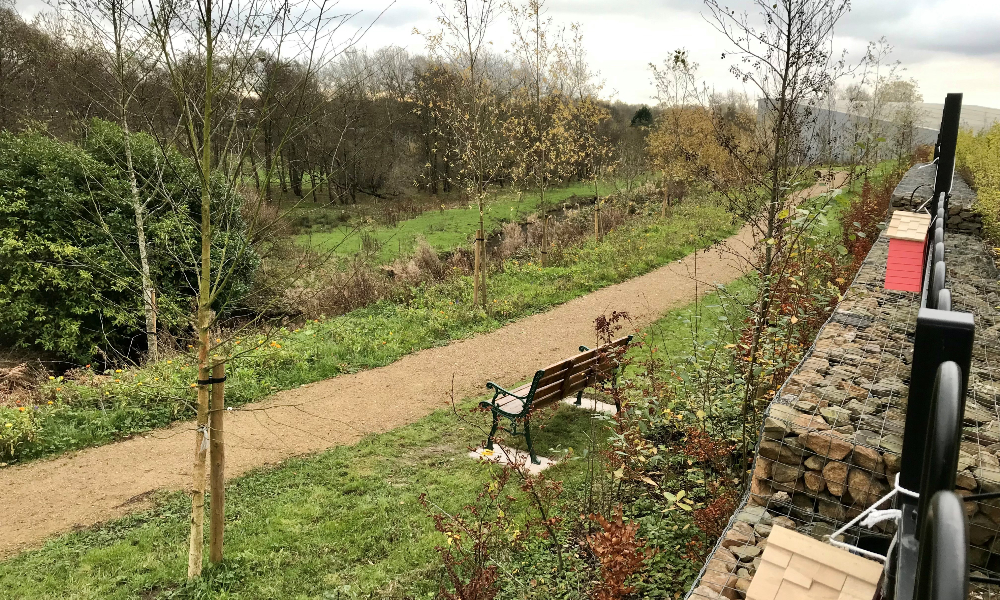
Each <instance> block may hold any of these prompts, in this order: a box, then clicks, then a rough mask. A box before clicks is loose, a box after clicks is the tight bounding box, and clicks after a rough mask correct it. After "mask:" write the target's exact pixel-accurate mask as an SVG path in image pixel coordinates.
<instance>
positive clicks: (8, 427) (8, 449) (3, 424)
mask: <svg viewBox="0 0 1000 600" xmlns="http://www.w3.org/2000/svg"><path fill="white" fill-rule="evenodd" d="M33 412H34V411H32V410H29V409H28V408H25V407H19V408H6V407H3V408H0V462H3V461H6V460H9V459H10V458H11V457H13V456H17V455H18V454H20V451H21V447H22V446H24V445H25V444H30V443H31V442H33V441H34V440H35V437H36V436H37V434H38V421H37V420H36V419H35V415H34V414H33Z"/></svg>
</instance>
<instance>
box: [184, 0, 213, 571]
mask: <svg viewBox="0 0 1000 600" xmlns="http://www.w3.org/2000/svg"><path fill="white" fill-rule="evenodd" d="M212 10H213V8H212V0H205V15H206V22H205V31H206V32H207V35H206V36H205V110H204V114H203V115H202V128H203V134H202V135H203V139H204V142H203V144H204V145H203V146H202V156H201V165H200V167H201V268H200V270H199V272H198V316H197V319H198V379H199V381H207V380H208V379H209V376H210V375H211V372H210V371H209V364H208V344H209V338H208V330H209V327H210V326H211V324H212V315H211V312H212V295H211V286H212V271H211V269H212V236H211V231H212V191H211V187H210V185H209V184H210V183H211V181H212V162H211V161H212V147H211V132H212V94H213V91H214V90H213V88H212V86H213V85H214V83H213V81H212V76H213V66H214V65H213V61H214V60H215V57H214V54H213V35H214V32H213V31H212V14H213V13H212ZM189 130H190V131H192V132H193V130H194V125H193V124H190V125H189ZM208 408H209V406H208V386H207V385H205V384H204V383H200V384H199V385H198V416H197V420H196V423H197V430H196V433H195V436H194V439H195V449H194V468H193V469H192V473H191V476H192V479H193V481H192V488H191V539H190V548H189V551H188V579H193V578H195V577H199V576H200V575H201V569H202V557H203V553H204V543H205V458H206V454H207V452H208V445H209V440H208Z"/></svg>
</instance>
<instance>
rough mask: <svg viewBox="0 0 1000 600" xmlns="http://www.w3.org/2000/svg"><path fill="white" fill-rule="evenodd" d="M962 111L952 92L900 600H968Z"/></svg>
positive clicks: (929, 261) (894, 564) (915, 373)
mask: <svg viewBox="0 0 1000 600" xmlns="http://www.w3.org/2000/svg"><path fill="white" fill-rule="evenodd" d="M961 105H962V95H961V94H948V97H947V99H946V100H945V108H944V113H943V115H942V119H941V130H940V134H939V136H938V146H937V148H936V152H935V157H936V159H937V173H936V176H935V181H934V193H933V195H932V198H931V201H930V206H929V207H928V212H929V213H930V214H931V222H930V225H929V227H928V231H927V238H926V239H927V243H926V246H925V253H924V256H925V267H924V274H923V281H922V285H921V297H920V310H919V312H918V313H917V325H916V330H915V333H914V341H913V361H912V363H911V371H910V385H909V398H908V400H907V409H906V421H905V423H904V431H903V452H902V456H901V467H902V468H901V470H900V472H899V488H901V489H902V490H903V491H904V493H901V494H899V495H898V496H897V497H896V507H897V508H899V509H900V511H901V513H902V514H901V516H900V522H899V529H898V532H897V543H896V545H895V551H894V553H893V554H892V556H890V557H889V560H888V561H887V565H886V569H887V583H888V584H887V586H886V593H887V597H888V598H895V599H896V600H931V599H934V600H952V599H954V600H959V599H964V598H965V597H966V595H967V590H968V585H969V573H968V557H967V544H966V533H965V531H966V529H965V510H964V507H963V503H962V499H961V498H960V497H959V496H957V495H956V494H955V493H954V491H953V490H954V487H955V476H956V472H957V470H958V453H959V447H960V442H961V438H962V417H963V415H964V414H965V398H966V393H967V390H968V383H969V381H968V378H969V369H970V366H971V363H972V344H973V339H974V337H975V320H974V318H973V315H972V314H971V313H967V312H960V311H953V310H952V297H951V291H950V290H949V289H948V287H947V283H948V281H947V246H946V242H947V239H946V238H947V220H948V201H949V196H950V192H951V187H952V180H953V176H954V171H955V146H956V143H957V138H958V122H959V116H960V111H961ZM905 490H918V491H919V495H915V494H912V493H905Z"/></svg>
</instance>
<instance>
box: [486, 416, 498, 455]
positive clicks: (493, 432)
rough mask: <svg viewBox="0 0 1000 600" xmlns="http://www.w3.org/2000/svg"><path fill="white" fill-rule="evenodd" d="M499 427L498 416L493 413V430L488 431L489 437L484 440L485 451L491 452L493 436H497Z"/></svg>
mask: <svg viewBox="0 0 1000 600" xmlns="http://www.w3.org/2000/svg"><path fill="white" fill-rule="evenodd" d="M499 426H500V416H499V415H497V414H496V413H495V412H494V413H493V428H492V429H490V435H489V437H488V438H486V449H487V450H492V449H493V436H495V435H496V434H497V427H499Z"/></svg>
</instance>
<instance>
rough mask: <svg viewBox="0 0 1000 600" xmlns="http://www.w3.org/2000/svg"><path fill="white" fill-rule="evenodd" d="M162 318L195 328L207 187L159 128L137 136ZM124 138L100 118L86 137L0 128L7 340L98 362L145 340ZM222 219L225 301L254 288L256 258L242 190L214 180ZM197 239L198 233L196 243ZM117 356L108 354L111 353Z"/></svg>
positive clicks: (0, 322)
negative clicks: (67, 139)
mask: <svg viewBox="0 0 1000 600" xmlns="http://www.w3.org/2000/svg"><path fill="white" fill-rule="evenodd" d="M131 139H132V147H133V159H134V164H135V171H136V174H137V180H138V184H139V194H140V198H143V200H144V201H148V207H147V211H148V217H147V224H146V230H147V241H148V247H149V256H150V262H151V270H152V275H153V279H154V284H155V286H156V289H157V300H158V308H159V321H160V323H161V324H162V325H163V326H165V327H167V328H168V329H177V328H182V327H185V326H186V322H187V318H188V314H189V311H190V298H191V297H192V296H193V293H194V289H193V287H192V286H193V285H194V283H195V281H196V279H195V270H194V264H193V261H192V260H191V258H190V257H191V250H190V247H189V245H188V243H189V242H192V241H196V240H197V229H198V222H199V219H200V217H199V214H200V208H199V201H200V194H201V186H200V183H199V178H198V173H197V171H196V170H195V166H194V164H193V163H191V161H189V160H187V159H186V158H184V157H183V156H181V155H180V154H179V153H178V152H176V151H174V150H171V149H167V150H166V151H164V150H163V149H162V148H161V147H160V146H159V145H158V144H157V142H156V140H154V139H153V138H151V137H149V136H146V135H141V134H137V135H133V136H132V138H131ZM124 148H125V136H124V134H123V132H122V130H121V129H120V128H118V127H117V126H115V125H113V124H110V123H107V122H102V121H93V122H91V123H90V124H88V127H87V130H86V135H85V137H84V140H83V142H82V144H81V145H80V146H77V145H74V144H69V143H64V142H60V141H57V140H54V139H52V138H51V137H49V136H48V135H46V134H44V133H42V132H37V131H33V132H32V131H29V132H26V133H23V134H20V135H13V134H11V133H8V132H3V133H0V344H5V345H7V346H10V347H20V348H28V349H33V350H41V351H46V352H50V353H54V354H56V355H58V356H60V357H63V358H67V359H71V360H77V361H80V362H89V361H90V359H91V357H93V356H94V355H95V354H97V353H98V350H99V349H105V350H108V349H110V348H115V349H120V350H122V351H126V352H127V350H128V349H129V348H133V349H134V348H135V343H134V342H135V341H138V342H139V343H140V344H141V343H142V340H143V339H144V338H143V336H142V332H143V330H144V322H143V317H142V315H143V312H142V297H141V281H140V276H139V271H138V268H137V265H138V264H139V257H138V254H139V252H138V244H137V237H136V228H135V213H134V210H133V208H132V203H131V195H130V185H129V178H128V177H127V171H126V170H125V169H124V164H125V152H124ZM213 186H215V189H213V195H214V198H216V199H217V202H216V203H215V206H217V207H218V208H217V211H216V214H218V220H220V221H224V222H225V223H226V224H227V227H226V228H225V229H226V231H222V232H216V233H214V235H213V240H212V241H213V258H214V259H215V261H216V264H218V261H220V260H221V259H222V257H223V256H224V252H223V250H224V248H225V247H226V246H228V253H226V254H225V256H228V257H230V258H228V259H227V260H234V259H233V258H231V257H233V256H234V255H237V256H238V258H237V259H236V260H238V261H239V263H238V264H235V265H232V271H233V272H232V276H231V277H230V281H231V282H233V283H232V284H230V285H229V287H228V288H227V289H226V290H225V293H224V294H222V295H221V296H220V302H219V307H218V308H220V309H222V308H225V307H228V306H231V305H232V304H233V302H234V301H236V300H238V299H239V298H240V297H241V296H242V295H243V294H245V292H246V290H247V286H248V285H249V281H250V280H251V278H252V276H253V272H254V269H255V268H256V262H257V260H256V257H255V255H254V254H253V253H252V252H251V253H247V252H242V253H236V252H234V251H233V249H234V248H237V247H239V248H244V247H246V236H245V226H244V224H243V220H242V218H241V216H240V199H239V197H238V196H237V195H236V194H235V193H233V192H231V191H229V189H228V188H227V186H226V185H225V182H223V181H221V180H219V181H217V182H213ZM195 243H196V242H195ZM108 354H111V352H110V351H109V352H108Z"/></svg>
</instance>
